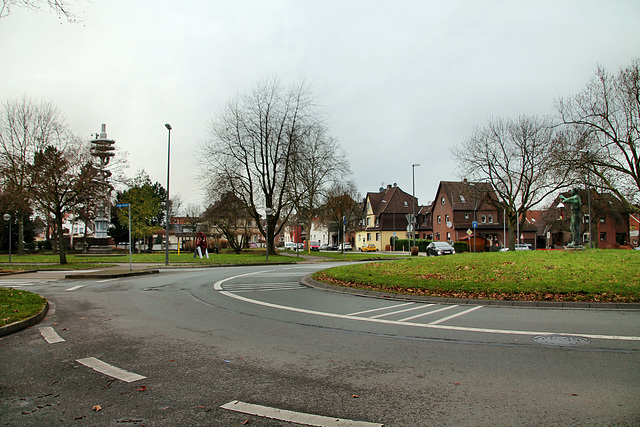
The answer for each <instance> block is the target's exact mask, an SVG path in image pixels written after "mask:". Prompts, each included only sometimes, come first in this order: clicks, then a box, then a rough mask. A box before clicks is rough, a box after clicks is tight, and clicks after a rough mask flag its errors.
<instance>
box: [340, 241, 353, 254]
mask: <svg viewBox="0 0 640 427" xmlns="http://www.w3.org/2000/svg"><path fill="white" fill-rule="evenodd" d="M343 247H344V250H345V251H352V250H353V248H352V247H351V243H341V244H340V245H338V250H339V251H340V252H342V248H343Z"/></svg>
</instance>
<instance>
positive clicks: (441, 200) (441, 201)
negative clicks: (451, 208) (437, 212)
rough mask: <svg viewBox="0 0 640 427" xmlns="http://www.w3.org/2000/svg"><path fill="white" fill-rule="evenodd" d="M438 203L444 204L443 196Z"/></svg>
mask: <svg viewBox="0 0 640 427" xmlns="http://www.w3.org/2000/svg"><path fill="white" fill-rule="evenodd" d="M440 203H441V204H443V205H444V197H443V198H442V199H440Z"/></svg>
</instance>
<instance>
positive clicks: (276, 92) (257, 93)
mask: <svg viewBox="0 0 640 427" xmlns="http://www.w3.org/2000/svg"><path fill="white" fill-rule="evenodd" d="M313 107H314V106H313V103H312V98H311V93H310V90H309V88H308V87H307V86H306V85H305V84H304V83H300V84H298V85H293V86H291V87H289V88H288V89H286V90H285V89H283V88H282V86H281V85H280V83H279V82H278V80H277V79H270V80H265V81H263V82H261V83H259V84H258V85H257V86H256V87H255V89H253V90H252V91H251V92H250V93H248V94H246V95H244V96H241V97H238V98H235V99H232V100H231V101H229V103H228V104H227V105H226V107H225V109H224V110H223V111H222V113H221V114H220V115H219V116H218V117H217V118H216V119H215V120H213V121H212V123H211V126H210V139H209V141H207V142H206V143H204V144H202V145H201V147H200V155H199V160H200V161H201V170H202V171H203V176H202V178H203V181H204V182H205V185H206V187H207V190H208V192H209V194H210V195H211V196H213V197H212V198H213V199H215V198H216V196H217V197H219V196H220V195H221V194H224V193H225V192H227V191H231V192H232V193H233V194H235V195H236V196H237V197H238V198H239V199H240V200H241V201H242V203H244V204H245V205H246V206H247V209H248V212H249V215H250V216H251V217H252V218H254V219H255V221H256V223H257V225H258V228H259V229H260V232H261V233H262V235H264V236H265V238H266V241H267V250H268V251H269V252H270V253H273V252H274V251H275V246H274V236H275V235H277V234H278V233H280V232H281V231H282V227H283V226H284V224H285V223H286V222H287V219H288V218H289V216H290V215H291V213H292V211H293V208H294V205H293V201H294V195H292V194H291V190H290V189H291V180H292V179H294V168H295V165H296V156H297V154H298V152H299V151H300V149H301V147H302V146H303V144H305V143H306V142H308V140H309V135H310V134H311V133H312V132H311V131H312V130H313V129H314V128H315V127H316V126H318V123H319V119H318V114H317V113H316V112H315V111H314V108H313ZM265 210H267V211H268V212H270V213H271V214H270V215H268V216H267V218H266V222H267V224H268V226H267V227H265V225H267V224H264V225H263V224H262V221H261V212H263V211H265ZM267 230H268V235H267Z"/></svg>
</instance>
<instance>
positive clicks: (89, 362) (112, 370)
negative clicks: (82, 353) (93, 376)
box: [76, 357, 147, 383]
mask: <svg viewBox="0 0 640 427" xmlns="http://www.w3.org/2000/svg"><path fill="white" fill-rule="evenodd" d="M76 362H78V363H80V364H81V365H84V366H86V367H88V368H91V369H93V370H94V371H98V372H100V373H102V374H105V375H108V376H110V377H112V378H116V379H118V380H120V381H124V382H127V383H132V382H134V381H139V380H143V379H145V378H147V377H143V376H142V375H138V374H134V373H133V372H128V371H125V370H124V369H120V368H116V367H115V366H112V365H109V364H108V363H106V362H103V361H102V360H100V359H96V358H95V357H86V358H84V359H77V360H76Z"/></svg>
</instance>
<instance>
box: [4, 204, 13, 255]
mask: <svg viewBox="0 0 640 427" xmlns="http://www.w3.org/2000/svg"><path fill="white" fill-rule="evenodd" d="M2 218H4V220H5V221H9V262H11V222H12V221H11V215H9V214H4V215H2Z"/></svg>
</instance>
